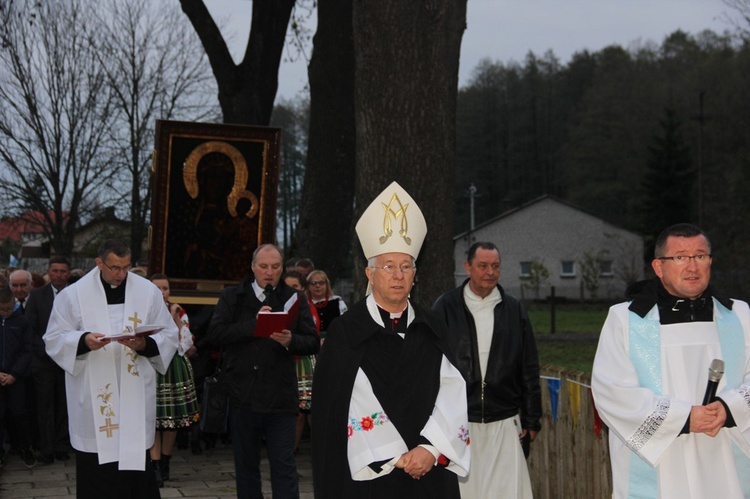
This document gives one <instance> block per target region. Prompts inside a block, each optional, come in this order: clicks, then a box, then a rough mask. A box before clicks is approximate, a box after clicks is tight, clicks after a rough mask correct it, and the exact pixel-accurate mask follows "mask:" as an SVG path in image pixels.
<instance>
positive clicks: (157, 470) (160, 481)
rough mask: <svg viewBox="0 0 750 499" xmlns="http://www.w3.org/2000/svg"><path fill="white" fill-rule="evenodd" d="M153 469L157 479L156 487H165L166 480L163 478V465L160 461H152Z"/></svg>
mask: <svg viewBox="0 0 750 499" xmlns="http://www.w3.org/2000/svg"><path fill="white" fill-rule="evenodd" d="M151 469H152V470H153V473H154V477H155V478H156V485H158V486H159V488H162V487H164V479H163V478H162V476H161V464H160V463H159V461H151Z"/></svg>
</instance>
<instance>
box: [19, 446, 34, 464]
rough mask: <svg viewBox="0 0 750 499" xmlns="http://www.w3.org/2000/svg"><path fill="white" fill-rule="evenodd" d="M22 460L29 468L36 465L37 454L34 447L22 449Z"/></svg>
mask: <svg viewBox="0 0 750 499" xmlns="http://www.w3.org/2000/svg"><path fill="white" fill-rule="evenodd" d="M21 460H22V461H23V464H24V465H25V466H26V467H27V468H29V469H31V468H33V467H34V466H36V456H35V455H34V451H33V450H32V449H27V450H22V451H21Z"/></svg>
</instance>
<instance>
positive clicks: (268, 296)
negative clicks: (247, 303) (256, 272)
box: [263, 284, 273, 307]
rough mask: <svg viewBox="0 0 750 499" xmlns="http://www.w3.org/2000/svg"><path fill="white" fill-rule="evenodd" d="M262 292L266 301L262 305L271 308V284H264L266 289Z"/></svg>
mask: <svg viewBox="0 0 750 499" xmlns="http://www.w3.org/2000/svg"><path fill="white" fill-rule="evenodd" d="M263 292H264V293H265V294H266V299H265V300H263V305H268V306H270V307H273V304H272V303H271V294H272V293H273V286H272V285H271V284H266V287H265V288H264V289H263Z"/></svg>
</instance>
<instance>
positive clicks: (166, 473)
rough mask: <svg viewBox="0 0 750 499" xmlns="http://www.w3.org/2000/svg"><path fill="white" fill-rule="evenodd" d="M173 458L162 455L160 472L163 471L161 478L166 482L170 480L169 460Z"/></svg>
mask: <svg viewBox="0 0 750 499" xmlns="http://www.w3.org/2000/svg"><path fill="white" fill-rule="evenodd" d="M170 459H172V456H167V455H164V454H162V455H161V464H159V470H161V478H162V480H164V481H165V482H166V481H168V480H169V460H170Z"/></svg>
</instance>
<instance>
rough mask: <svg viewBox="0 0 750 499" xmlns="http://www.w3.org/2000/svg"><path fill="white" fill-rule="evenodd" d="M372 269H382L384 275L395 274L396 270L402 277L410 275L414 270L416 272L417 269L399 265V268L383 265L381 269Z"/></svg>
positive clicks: (411, 266)
mask: <svg viewBox="0 0 750 499" xmlns="http://www.w3.org/2000/svg"><path fill="white" fill-rule="evenodd" d="M372 268H374V269H383V271H385V273H386V274H395V273H396V271H397V270H400V271H401V273H402V274H404V275H406V274H411V273H413V272H414V271H415V270H417V267H415V266H414V265H401V266H400V267H399V266H396V265H383V266H382V267H372Z"/></svg>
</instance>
